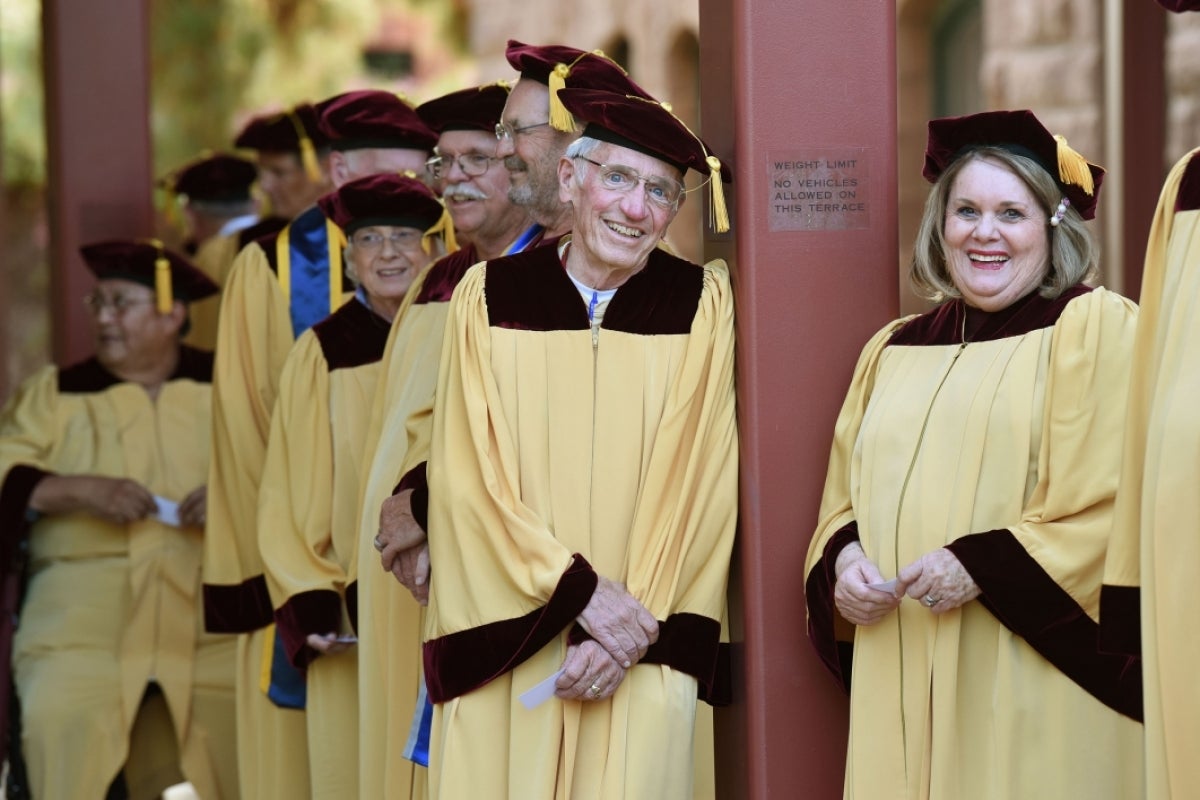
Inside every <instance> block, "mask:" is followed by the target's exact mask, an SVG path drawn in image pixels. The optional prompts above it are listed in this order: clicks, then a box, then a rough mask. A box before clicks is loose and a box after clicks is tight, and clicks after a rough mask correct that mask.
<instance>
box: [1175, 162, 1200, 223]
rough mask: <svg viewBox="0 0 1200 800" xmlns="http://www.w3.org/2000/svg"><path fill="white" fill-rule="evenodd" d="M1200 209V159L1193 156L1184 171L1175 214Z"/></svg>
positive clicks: (1176, 200) (1176, 199)
mask: <svg viewBox="0 0 1200 800" xmlns="http://www.w3.org/2000/svg"><path fill="white" fill-rule="evenodd" d="M1197 208H1200V158H1197V157H1195V156H1193V157H1192V158H1191V159H1190V160H1189V161H1188V165H1187V166H1186V167H1185V168H1184V170H1183V177H1182V178H1181V179H1180V181H1179V194H1177V195H1175V212H1176V213H1178V212H1180V211H1195V210H1196V209H1197Z"/></svg>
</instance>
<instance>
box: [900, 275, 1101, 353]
mask: <svg viewBox="0 0 1200 800" xmlns="http://www.w3.org/2000/svg"><path fill="white" fill-rule="evenodd" d="M1090 291H1092V287H1090V286H1085V285H1083V284H1082V283H1080V284H1076V285H1075V286H1072V287H1071V288H1070V289H1067V290H1066V291H1065V292H1063V293H1062V294H1061V295H1059V296H1058V297H1056V298H1054V299H1052V300H1048V299H1046V298H1045V297H1042V296H1041V295H1040V294H1038V293H1037V292H1036V291H1034V292H1030V293H1029V294H1027V295H1025V296H1024V297H1023V298H1021V299H1020V300H1018V301H1016V302H1015V303H1013V304H1012V305H1010V306H1009V307H1008V308H1005V309H1002V310H1000V311H993V312H991V313H988V312H984V311H979V310H978V309H972V308H969V307H968V306H967V304H966V303H964V302H963V301H962V299H961V298H960V299H957V300H951V301H949V302H946V303H942V304H941V305H940V306H938V307H937V308H935V309H933V310H932V311H929V312H927V313H925V314H922V315H921V316H919V317H917V318H916V319H913V320H910V321H909V322H907V323H905V325H904V326H903V327H901V328H899V329H898V330H897V331H896V332H895V333H893V334H892V338H891V339H889V340H888V345H909V346H918V347H920V346H931V345H948V344H959V343H960V342H962V340H963V339H962V337H963V322H964V321H963V315H964V314H966V315H967V319H966V334H967V341H968V342H990V341H994V340H996V339H1005V338H1008V337H1010V336H1024V335H1025V334H1027V333H1029V332H1030V331H1036V330H1040V329H1042V328H1049V327H1050V326H1052V325H1053V324H1054V323H1055V322H1057V321H1058V318H1059V317H1060V316H1062V313H1063V310H1064V309H1066V307H1067V304H1068V303H1070V302H1071V301H1072V300H1074V299H1075V298H1076V297H1079V296H1081V295H1085V294H1087V293H1088V292H1090Z"/></svg>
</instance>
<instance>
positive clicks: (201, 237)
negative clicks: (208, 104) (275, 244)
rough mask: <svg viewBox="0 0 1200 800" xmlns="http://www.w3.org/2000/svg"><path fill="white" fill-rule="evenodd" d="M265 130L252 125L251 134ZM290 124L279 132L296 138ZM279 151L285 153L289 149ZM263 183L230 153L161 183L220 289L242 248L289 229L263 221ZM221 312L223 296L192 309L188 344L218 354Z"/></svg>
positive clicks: (277, 221)
mask: <svg viewBox="0 0 1200 800" xmlns="http://www.w3.org/2000/svg"><path fill="white" fill-rule="evenodd" d="M260 124H261V123H260V122H259V121H257V120H255V121H252V122H251V123H250V125H249V126H247V129H248V130H251V129H253V128H254V126H257V125H260ZM285 124H286V128H282V129H278V130H280V131H281V132H282V133H283V134H285V135H287V134H290V135H291V136H292V137H294V136H295V135H296V133H295V130H294V128H293V126H292V125H291V124H290V123H286V122H285ZM263 141H265V140H263ZM284 141H286V139H284ZM276 146H280V147H282V146H283V143H282V142H280V143H278V144H277V145H276ZM257 177H258V170H257V168H256V167H255V165H254V162H253V161H248V160H247V159H244V158H241V157H239V156H235V155H230V154H228V153H208V154H206V155H204V156H201V157H200V158H197V159H195V160H193V161H190V162H188V163H187V164H184V165H183V166H182V167H180V168H179V169H177V170H175V171H174V172H172V173H171V174H170V175H167V176H166V177H165V178H163V179H162V180H161V181H160V182H159V183H160V185H161V186H162V187H163V188H164V189H165V190H166V192H167V193H168V206H167V207H168V209H175V210H176V213H177V214H179V215H181V216H182V218H183V224H184V229H185V230H186V232H187V247H186V248H185V249H186V250H187V252H188V254H189V255H190V256H192V259H193V261H194V263H195V264H196V266H197V267H199V268H200V269H201V270H202V271H203V272H204V274H205V275H207V276H208V277H209V278H210V279H211V280H212V281H213V282H214V283H216V284H217V286H218V287H220V286H222V285H224V283H225V279H226V277H227V274H228V272H229V268H230V266H231V265H232V264H233V259H234V256H236V255H237V253H238V251H239V250H240V249H241V248H242V247H244V246H245V245H246V244H248V243H249V242H251V241H253V240H254V239H256V238H258V237H259V236H264V235H266V234H268V233H271V232H272V231H277V230H279V229H280V228H282V227H283V226H284V225H285V224H286V223H287V220H286V219H283V218H281V217H266V218H262V219H260V218H259V215H258V204H257V202H256V200H255V198H254V197H253V195H252V193H251V189H252V187H253V186H254V183H255V181H256V179H257ZM306 185H307V184H306ZM220 308H221V295H220V293H219V292H218V293H217V294H216V295H214V296H212V297H206V298H204V299H203V300H200V301H197V302H195V303H192V305H191V306H190V307H189V309H188V316H189V318H190V320H191V327H190V329H189V330H188V333H187V335H186V336H184V339H183V342H184V344H188V345H191V346H192V347H198V348H200V349H202V350H212V349H213V347H214V346H215V345H216V343H217V317H218V314H219V312H220Z"/></svg>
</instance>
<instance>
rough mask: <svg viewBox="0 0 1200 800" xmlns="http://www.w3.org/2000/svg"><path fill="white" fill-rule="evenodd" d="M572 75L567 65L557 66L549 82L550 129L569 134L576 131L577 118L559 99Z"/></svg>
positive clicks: (551, 73)
mask: <svg viewBox="0 0 1200 800" xmlns="http://www.w3.org/2000/svg"><path fill="white" fill-rule="evenodd" d="M570 74H571V68H570V67H568V66H567V65H566V64H555V65H554V69H552V70H550V78H549V80H548V81H547V83H548V85H549V86H550V127H551V128H554V130H556V131H565V132H567V133H570V132H571V131H573V130H575V118H574V117H572V116H571V112H570V111H567V109H566V108H564V107H563V104H562V100H559V99H558V90H559V89H564V88H566V85H567V76H568V75H570Z"/></svg>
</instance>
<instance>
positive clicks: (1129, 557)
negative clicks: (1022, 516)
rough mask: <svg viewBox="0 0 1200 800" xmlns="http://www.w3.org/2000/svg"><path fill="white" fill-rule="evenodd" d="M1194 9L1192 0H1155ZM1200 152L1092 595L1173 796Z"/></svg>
mask: <svg viewBox="0 0 1200 800" xmlns="http://www.w3.org/2000/svg"><path fill="white" fill-rule="evenodd" d="M1160 2H1161V3H1162V5H1163V6H1165V7H1166V8H1168V9H1170V10H1172V11H1197V10H1200V2H1196V0H1160ZM1198 229H1200V149H1197V150H1193V151H1192V152H1190V153H1188V154H1186V155H1185V156H1184V157H1183V158H1181V159H1180V160H1179V161H1178V163H1176V164H1175V166H1174V168H1172V170H1171V172H1170V174H1169V175H1168V176H1167V180H1166V183H1165V184H1164V186H1163V190H1162V195H1161V196H1160V197H1159V201H1158V210H1157V211H1156V212H1155V217H1154V223H1153V226H1152V227H1151V230H1150V240H1149V245H1148V246H1147V248H1146V261H1145V270H1144V272H1143V273H1142V294H1141V298H1140V300H1139V303H1140V305H1141V314H1140V316H1139V317H1138V328H1137V337H1136V340H1135V343H1134V359H1133V376H1132V379H1131V380H1130V385H1129V411H1128V416H1127V417H1126V426H1125V449H1124V455H1123V459H1122V460H1123V465H1122V471H1121V481H1120V484H1119V488H1118V490H1117V505H1116V512H1115V515H1116V521H1115V523H1114V524H1113V536H1112V543H1111V545H1110V548H1109V553H1108V559H1107V561H1106V562H1105V574H1104V588H1103V590H1102V592H1101V602H1100V628H1101V635H1102V636H1101V641H1102V644H1103V646H1104V647H1106V648H1108V649H1111V650H1113V651H1115V652H1120V653H1126V654H1130V655H1140V656H1141V658H1142V663H1143V670H1144V678H1145V688H1144V692H1143V698H1144V702H1145V707H1146V789H1145V792H1146V797H1150V798H1154V799H1155V800H1180V799H1181V798H1186V797H1193V796H1195V795H1196V792H1197V789H1196V787H1197V786H1200V761H1198V760H1197V758H1196V743H1197V742H1200V681H1197V680H1196V665H1197V664H1198V663H1200V638H1197V637H1196V636H1194V635H1190V634H1188V633H1187V631H1188V630H1189V628H1190V626H1191V625H1192V623H1193V620H1195V618H1196V614H1197V611H1198V610H1200V600H1198V599H1197V598H1198V597H1200V594H1198V593H1197V590H1196V572H1197V569H1196V568H1197V566H1198V565H1200V536H1198V535H1197V531H1198V530H1200V493H1197V491H1196V487H1197V485H1200V426H1198V425H1197V421H1198V420H1200V415H1197V414H1196V398H1197V396H1200V367H1198V366H1197V359H1196V356H1195V348H1196V341H1197V336H1198V335H1200V328H1198V321H1200V316H1198V315H1197V310H1198V309H1197V305H1198V304H1200V237H1198V236H1197V230H1198Z"/></svg>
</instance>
